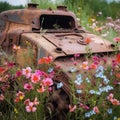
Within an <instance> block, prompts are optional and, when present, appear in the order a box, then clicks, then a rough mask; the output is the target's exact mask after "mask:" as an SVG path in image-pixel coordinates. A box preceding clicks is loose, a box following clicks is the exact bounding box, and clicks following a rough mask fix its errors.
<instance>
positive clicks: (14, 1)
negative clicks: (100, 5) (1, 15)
mask: <svg viewBox="0 0 120 120" xmlns="http://www.w3.org/2000/svg"><path fill="white" fill-rule="evenodd" d="M1 1H3V2H5V1H6V2H8V3H10V4H11V5H23V6H25V5H26V4H27V3H28V2H29V1H30V0H0V2H1ZM107 1H110V2H111V1H113V0H107ZM115 1H119V2H120V0H115Z"/></svg>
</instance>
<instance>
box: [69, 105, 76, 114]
mask: <svg viewBox="0 0 120 120" xmlns="http://www.w3.org/2000/svg"><path fill="white" fill-rule="evenodd" d="M76 108H77V106H76V105H74V106H72V105H69V111H70V112H74V111H75V110H76Z"/></svg>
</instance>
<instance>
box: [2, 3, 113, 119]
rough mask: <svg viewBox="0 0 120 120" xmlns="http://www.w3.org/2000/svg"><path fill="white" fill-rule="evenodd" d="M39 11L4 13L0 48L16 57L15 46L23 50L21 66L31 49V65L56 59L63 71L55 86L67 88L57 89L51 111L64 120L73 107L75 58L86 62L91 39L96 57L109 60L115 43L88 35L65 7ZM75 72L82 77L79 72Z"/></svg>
mask: <svg viewBox="0 0 120 120" xmlns="http://www.w3.org/2000/svg"><path fill="white" fill-rule="evenodd" d="M36 7H37V4H33V3H30V4H28V8H27V9H21V10H9V11H5V12H2V13H0V45H1V47H2V49H3V50H4V51H5V52H6V53H8V54H11V53H12V48H13V45H18V46H20V47H21V49H20V51H18V53H17V54H16V61H17V62H18V64H19V65H21V66H23V64H24V63H25V62H26V61H27V60H28V59H27V58H25V57H26V56H24V57H22V54H24V53H27V52H29V51H28V46H31V47H32V50H33V54H34V59H32V58H31V60H30V58H29V61H27V63H29V62H35V63H37V61H38V60H39V59H40V58H42V57H45V56H52V57H53V59H54V64H55V65H59V66H60V67H61V71H60V72H59V74H57V75H55V77H54V78H53V80H54V81H55V83H59V82H61V81H62V83H63V87H62V88H61V89H57V88H56V86H55V85H54V92H53V93H52V94H51V96H50V101H49V102H48V104H47V108H49V109H50V110H51V111H52V112H53V113H54V112H55V111H56V113H57V115H58V116H59V118H56V119H61V120H63V119H64V117H63V115H64V112H67V111H68V105H69V104H70V103H71V99H70V91H71V90H70V87H69V80H70V78H71V77H72V74H71V72H70V71H69V70H70V66H73V63H72V61H71V60H70V58H71V56H73V55H74V54H80V55H81V56H82V57H81V56H80V58H78V60H79V59H80V61H79V62H82V61H83V60H84V55H86V54H87V53H88V51H87V50H86V46H88V43H87V42H86V41H85V39H86V38H90V39H91V42H90V43H89V51H92V54H98V55H100V56H105V55H106V56H107V57H109V55H110V54H111V53H112V51H114V49H113V47H114V46H113V45H112V43H111V42H109V41H106V40H104V39H102V38H101V37H99V36H96V35H94V34H91V33H89V32H87V31H85V30H84V29H83V28H82V27H81V26H80V25H79V24H78V21H77V18H76V16H75V15H74V13H73V12H71V11H68V10H67V8H66V7H65V6H58V7H57V9H56V10H52V9H48V10H41V9H37V8H36ZM18 59H19V61H18ZM75 72H78V73H79V71H77V70H76V71H75ZM83 89H84V88H83ZM56 117H57V116H56Z"/></svg>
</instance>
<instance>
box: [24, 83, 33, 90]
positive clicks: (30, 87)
mask: <svg viewBox="0 0 120 120" xmlns="http://www.w3.org/2000/svg"><path fill="white" fill-rule="evenodd" d="M24 89H25V90H28V91H30V90H32V89H33V86H32V84H31V83H25V84H24Z"/></svg>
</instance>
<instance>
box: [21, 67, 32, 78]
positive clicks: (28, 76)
mask: <svg viewBox="0 0 120 120" xmlns="http://www.w3.org/2000/svg"><path fill="white" fill-rule="evenodd" d="M31 71H32V69H31V68H30V67H27V68H26V69H22V74H23V75H25V76H26V77H27V78H30V76H31Z"/></svg>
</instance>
